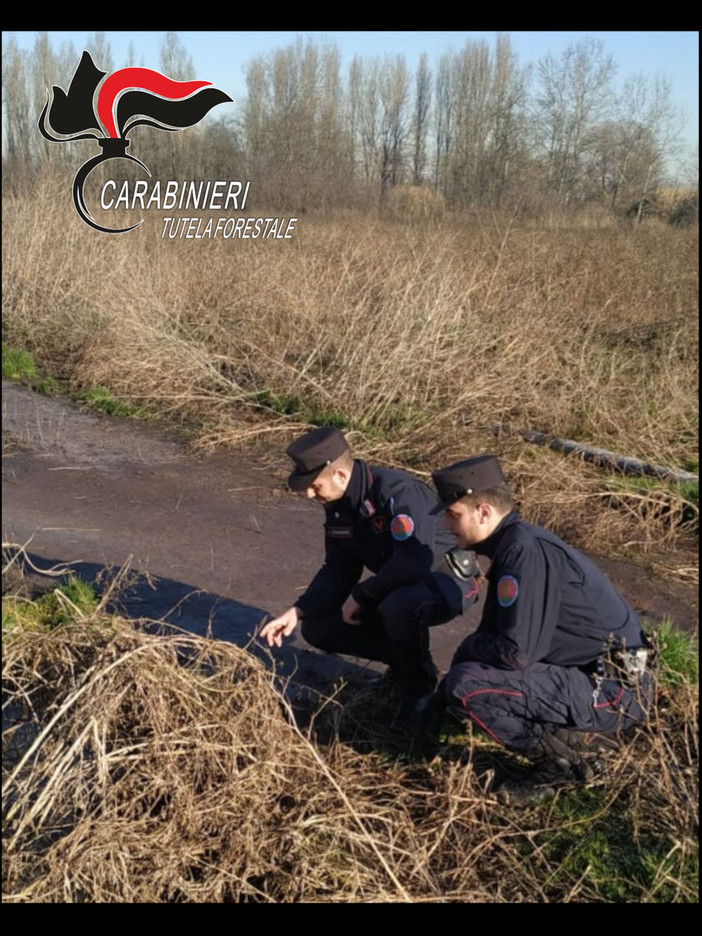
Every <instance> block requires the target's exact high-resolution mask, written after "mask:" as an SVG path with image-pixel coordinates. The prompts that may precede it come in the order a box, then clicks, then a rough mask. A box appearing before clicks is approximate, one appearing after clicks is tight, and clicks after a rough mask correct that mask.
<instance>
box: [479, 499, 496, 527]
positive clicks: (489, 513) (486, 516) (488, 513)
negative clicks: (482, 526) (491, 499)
mask: <svg viewBox="0 0 702 936" xmlns="http://www.w3.org/2000/svg"><path fill="white" fill-rule="evenodd" d="M475 509H476V510H477V511H478V518H479V520H480V522H481V523H488V522H489V521H490V520H492V517H493V506H492V504H488V502H487V501H478V503H477V504H476V505H475Z"/></svg>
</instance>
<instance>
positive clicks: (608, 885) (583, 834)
mask: <svg viewBox="0 0 702 936" xmlns="http://www.w3.org/2000/svg"><path fill="white" fill-rule="evenodd" d="M610 796H611V794H610V793H609V791H608V789H607V788H606V787H605V788H602V789H599V788H598V789H587V790H579V791H577V792H576V793H568V794H565V795H563V796H561V797H559V798H558V799H557V800H556V802H555V803H554V805H553V817H552V818H553V819H557V820H559V822H562V823H564V824H563V825H562V826H559V827H557V828H554V827H553V823H549V831H548V832H547V833H544V834H543V836H542V835H540V834H538V833H537V834H536V835H535V836H534V837H533V840H532V839H531V838H530V840H529V841H528V842H525V846H524V848H525V850H526V849H528V851H529V852H532V851H533V848H534V845H537V846H539V847H540V848H541V849H542V857H543V859H544V860H545V861H546V863H547V864H549V865H550V866H551V867H557V868H558V880H557V882H555V881H554V882H551V883H549V882H546V883H545V885H544V890H545V891H546V893H548V892H549V890H550V887H551V885H552V884H554V883H557V892H558V893H559V894H561V893H562V892H563V886H564V881H566V880H569V879H570V880H572V881H574V882H577V887H578V890H579V892H580V894H581V895H582V897H581V899H584V900H595V901H598V902H606V903H633V902H637V901H640V900H641V899H642V897H646V899H647V900H649V901H650V900H651V899H655V902H656V903H670V902H675V903H680V902H690V903H695V902H697V899H698V897H697V895H698V883H697V881H698V861H697V858H696V857H694V858H693V857H691V856H686V855H685V854H684V853H683V852H682V851H680V850H679V849H677V848H676V847H675V845H676V843H675V841H673V839H672V838H671V837H670V835H669V834H657V833H656V832H654V830H653V828H646V827H643V828H642V826H641V824H640V822H639V821H637V813H636V811H634V810H632V808H631V804H630V803H629V802H628V797H627V795H626V792H625V791H622V792H621V793H620V794H619V795H618V797H617V799H616V800H615V801H614V802H611V801H610Z"/></svg>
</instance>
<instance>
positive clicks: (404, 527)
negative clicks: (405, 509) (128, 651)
mask: <svg viewBox="0 0 702 936" xmlns="http://www.w3.org/2000/svg"><path fill="white" fill-rule="evenodd" d="M390 533H391V534H392V538H393V539H394V540H397V541H398V542H399V543H401V542H402V541H403V540H406V539H409V538H410V536H411V535H412V534H413V533H414V520H413V519H412V518H411V517H410V515H409V514H398V515H397V516H396V517H393V518H392V523H391V524H390Z"/></svg>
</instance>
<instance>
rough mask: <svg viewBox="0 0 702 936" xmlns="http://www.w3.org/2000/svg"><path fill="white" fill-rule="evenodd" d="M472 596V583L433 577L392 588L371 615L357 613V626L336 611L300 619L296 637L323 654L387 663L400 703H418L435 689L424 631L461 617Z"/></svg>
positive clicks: (366, 611) (365, 611)
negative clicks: (347, 622)
mask: <svg viewBox="0 0 702 936" xmlns="http://www.w3.org/2000/svg"><path fill="white" fill-rule="evenodd" d="M477 593H478V589H477V586H475V583H473V582H468V583H467V582H459V581H457V580H456V579H454V578H453V577H452V576H450V575H447V574H446V573H443V572H434V573H432V574H431V575H429V576H427V578H426V579H424V580H423V581H421V582H417V583H414V584H412V585H406V586H401V587H400V588H396V589H393V590H392V591H391V592H389V593H388V594H387V595H386V596H385V598H383V600H382V601H381V602H380V603H379V604H378V605H377V606H376V607H375V608H373V609H372V610H369V609H363V610H362V612H361V617H360V623H358V624H346V623H345V622H344V620H343V619H342V617H341V611H340V610H339V611H335V612H333V613H332V614H329V615H326V616H325V617H320V618H313V617H305V618H303V620H302V636H303V637H304V639H305V640H306V641H307V643H309V644H311V645H312V646H313V647H317V648H318V649H320V650H324V651H325V652H327V653H343V654H347V655H349V656H356V657H362V658H363V659H367V660H377V661H379V662H381V663H387V664H388V666H389V667H390V668H391V670H392V675H393V678H394V679H395V681H396V682H397V684H398V686H399V687H400V690H401V692H402V693H403V695H404V696H405V698H407V699H413V698H418V697H421V696H424V695H428V694H429V693H431V692H433V690H434V689H435V688H436V684H437V673H436V667H435V666H434V662H433V660H432V657H431V652H430V646H429V644H430V639H429V628H430V627H434V626H436V625H438V624H445V623H446V622H447V621H450V620H452V619H453V618H455V617H457V616H459V615H461V614H462V613H463V611H464V609H465V608H466V607H468V606H469V605H470V604H472V603H473V601H475V599H476V597H477Z"/></svg>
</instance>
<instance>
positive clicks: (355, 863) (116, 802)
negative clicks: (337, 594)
mask: <svg viewBox="0 0 702 936" xmlns="http://www.w3.org/2000/svg"><path fill="white" fill-rule="evenodd" d="M141 624H148V622H141ZM147 630H148V628H142V627H141V626H140V625H137V627H135V626H134V625H132V624H130V623H127V622H125V621H123V620H120V619H115V618H111V619H107V618H105V617H104V616H103V615H101V613H100V612H99V611H98V612H97V613H96V614H95V615H93V616H92V617H91V618H90V619H89V620H83V621H81V622H80V623H77V624H66V625H63V626H61V627H57V628H55V629H54V630H53V631H51V632H49V633H37V632H31V631H28V630H13V631H11V632H10V633H9V634H6V635H5V638H4V648H3V900H4V901H5V902H20V903H28V902H113V903H115V902H133V903H135V902H196V903H200V902H280V903H288V902H291V903H292V902H312V903H314V902H336V903H343V902H428V901H437V902H495V903H514V902H585V901H600V902H602V901H604V902H608V901H612V900H616V899H618V898H617V894H620V895H622V896H621V899H624V900H628V901H642V902H659V901H660V902H695V900H696V899H697V898H696V892H695V883H694V875H693V876H691V873H690V867H691V866H693V867H694V861H695V855H696V837H695V829H696V822H697V796H696V792H695V791H696V783H697V764H698V759H697V755H698V750H697V744H698V740H697V733H696V719H695V712H696V710H697V704H698V703H697V698H698V697H697V690H696V687H694V686H691V685H689V684H687V685H685V686H684V687H682V688H680V689H679V691H677V692H676V693H675V695H661V697H660V701H659V705H658V707H657V710H656V712H655V715H654V719H653V724H652V729H651V730H647V731H645V732H643V733H642V734H641V736H640V737H639V738H638V740H637V742H636V743H635V745H633V746H632V747H631V748H629V749H627V750H624V751H622V752H619V753H618V754H617V755H616V756H615V757H614V759H613V760H612V761H611V762H610V764H609V766H608V772H607V775H606V779H605V778H604V777H603V778H601V779H600V780H598V781H596V782H595V783H594V784H593V785H592V786H591V787H590V789H589V790H587V791H581V792H580V793H579V794H578V795H577V796H571V795H569V794H568V793H567V792H565V793H563V794H561V795H559V797H558V798H557V799H556V800H555V801H554V802H552V803H551V804H548V805H544V806H540V807H532V808H525V807H523V806H520V807H506V806H501V805H499V804H498V802H497V801H496V800H495V798H494V797H493V796H491V795H490V793H489V786H490V782H491V780H492V778H493V776H494V774H495V770H496V769H497V770H498V772H499V771H500V770H505V769H512V770H514V769H515V768H514V766H512V767H511V768H510V767H505V763H504V755H503V753H502V752H500V751H497V750H495V749H494V748H493V747H491V746H490V745H489V744H487V745H486V744H485V743H483V742H480V741H479V740H478V739H477V738H474V739H473V741H472V742H471V741H470V740H469V739H467V738H466V737H465V736H464V737H462V738H461V739H459V743H458V744H455V743H454V744H452V743H450V742H447V743H446V745H445V746H444V748H443V749H442V750H441V751H440V752H439V753H438V754H437V755H436V756H435V757H434V758H433V759H431V760H427V759H422V758H419V759H416V758H415V759H414V760H412V759H410V760H406V759H404V758H402V757H398V756H397V752H396V753H395V755H394V756H391V755H390V754H389V749H388V748H387V744H386V746H385V749H383V744H382V741H383V738H385V741H386V742H387V734H384V729H383V727H382V726H383V722H384V711H383V707H382V704H381V705H379V704H378V699H377V698H376V697H373V698H370V697H369V695H368V690H366V691H365V692H364V691H360V692H358V691H357V692H356V693H355V694H354V693H352V692H351V691H350V690H349V689H348V688H346V689H345V688H343V687H342V688H340V689H338V691H337V693H336V695H335V696H334V697H333V698H332V697H330V698H329V699H327V700H323V701H322V703H321V704H320V705H319V706H318V708H317V710H316V714H315V716H314V718H313V720H312V723H311V726H310V728H309V729H308V730H305V731H302V730H300V729H299V728H298V727H296V725H295V723H294V721H293V719H292V717H291V710H290V708H289V706H288V705H287V703H286V702H285V699H284V697H283V696H282V695H281V694H280V693H279V691H278V689H277V688H276V686H275V684H274V681H273V677H272V676H271V674H270V673H269V672H267V671H266V669H265V668H264V666H263V664H262V663H261V662H260V661H256V660H254V659H253V657H251V656H250V655H248V654H247V653H246V651H244V650H241V649H239V648H237V647H233V646H230V645H227V644H222V643H217V642H214V641H209V640H205V639H200V638H192V637H189V636H185V635H182V634H179V633H178V632H176V631H165V632H162V633H160V634H154V633H153V632H151V633H148V632H147ZM322 738H324V739H325V740H321V739H322ZM510 760H511V759H510ZM517 769H518V768H517ZM596 834H597V836H599V837H600V838H602V837H603V836H604V837H605V839H606V840H605V841H604V842H601V841H599V840H598V839H597V837H595V838H594V839H593V841H591V842H590V840H589V839H588V836H590V837H593V836H596Z"/></svg>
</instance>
